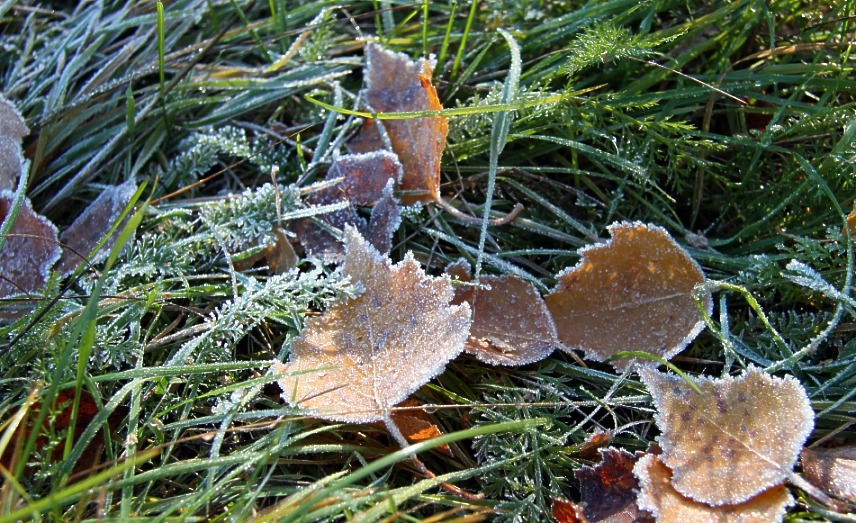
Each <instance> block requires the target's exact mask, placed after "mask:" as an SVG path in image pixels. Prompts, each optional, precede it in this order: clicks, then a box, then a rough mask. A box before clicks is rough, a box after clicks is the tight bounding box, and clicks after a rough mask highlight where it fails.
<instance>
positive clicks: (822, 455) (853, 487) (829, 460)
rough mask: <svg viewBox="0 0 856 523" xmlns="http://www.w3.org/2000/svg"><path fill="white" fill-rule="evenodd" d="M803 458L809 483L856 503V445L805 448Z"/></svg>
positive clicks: (803, 466)
mask: <svg viewBox="0 0 856 523" xmlns="http://www.w3.org/2000/svg"><path fill="white" fill-rule="evenodd" d="M801 460H802V468H803V473H804V474H805V479H806V480H808V481H809V483H811V484H812V485H814V486H816V487H818V488H820V489H821V490H823V491H825V492H827V493H829V494H832V495H833V496H837V497H839V498H841V499H846V500H848V501H851V502H854V503H856V446H854V445H848V446H845V447H834V448H814V449H809V448H807V449H803V451H802V458H801Z"/></svg>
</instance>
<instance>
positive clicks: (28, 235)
mask: <svg viewBox="0 0 856 523" xmlns="http://www.w3.org/2000/svg"><path fill="white" fill-rule="evenodd" d="M14 199H15V195H14V194H13V193H12V192H10V191H0V222H2V221H3V220H5V219H6V216H8V214H9V211H10V210H11V208H12V204H13V201H14ZM59 257H60V248H59V245H57V229H56V226H54V224H53V223H51V222H50V221H49V220H48V219H47V218H45V217H44V216H42V215H40V214H36V213H35V212H34V211H33V209H32V207H31V206H30V200H29V199H27V198H24V200H23V203H22V204H21V208H20V210H19V211H18V216H17V218H16V220H15V225H13V226H12V230H11V232H10V235H9V236H8V237H7V238H6V245H5V246H4V247H3V250H2V251H0V267H2V268H3V277H2V278H0V297H7V296H14V295H16V294H29V293H31V292H35V291H38V290H39V289H41V288H42V287H44V285H45V282H46V281H47V279H48V277H49V276H50V270H51V267H52V266H53V264H54V263H56V261H57V259H59ZM17 316H18V314H17V312H12V311H8V313H7V312H4V313H3V314H2V315H0V318H3V319H9V318H11V317H17Z"/></svg>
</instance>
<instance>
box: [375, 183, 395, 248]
mask: <svg viewBox="0 0 856 523" xmlns="http://www.w3.org/2000/svg"><path fill="white" fill-rule="evenodd" d="M394 185H395V184H394V183H393V181H392V180H389V181H388V182H387V184H386V186H385V187H384V188H383V195H382V196H381V198H380V200H378V202H377V203H376V204H375V206H374V207H373V208H372V215H371V218H370V219H369V231H368V240H369V243H371V244H372V245H373V246H374V247H375V248H376V249H377V250H378V252H380V253H383V254H388V253H389V251H390V250H392V235H393V234H394V233H395V231H397V230H398V228H399V227H400V226H401V207H400V206H399V205H398V200H397V199H396V198H395V196H393V194H392V191H393V187H394Z"/></svg>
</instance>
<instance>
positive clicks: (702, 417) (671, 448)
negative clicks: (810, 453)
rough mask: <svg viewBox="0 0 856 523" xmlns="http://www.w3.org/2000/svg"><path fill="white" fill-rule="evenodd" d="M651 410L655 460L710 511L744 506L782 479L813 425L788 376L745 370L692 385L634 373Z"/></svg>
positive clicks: (798, 390) (804, 400)
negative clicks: (653, 409) (658, 432)
mask: <svg viewBox="0 0 856 523" xmlns="http://www.w3.org/2000/svg"><path fill="white" fill-rule="evenodd" d="M639 374H640V376H641V378H642V381H643V382H644V383H645V385H646V386H647V387H648V391H649V392H650V393H651V396H652V397H653V399H654V404H655V406H656V407H657V411H658V413H657V416H656V418H655V420H656V422H657V426H658V427H659V428H660V430H661V431H662V435H661V436H660V440H659V444H660V446H661V447H662V448H663V455H662V456H661V459H662V460H663V462H664V463H665V464H666V465H667V466H668V467H669V468H670V469H672V470H673V471H674V478H673V479H672V484H673V485H674V487H675V489H676V490H677V491H678V492H680V493H681V494H683V495H684V496H688V497H691V498H692V499H694V500H697V501H700V502H703V503H708V504H710V505H726V504H735V503H741V502H743V501H746V500H747V499H749V498H751V497H752V496H754V495H756V494H757V493H759V492H761V491H762V490H765V489H768V488H770V487H773V486H775V485H778V484H780V483H782V482H784V481H785V479H786V478H787V477H788V476H789V475H790V474H791V470H792V468H793V466H794V463H795V462H796V459H797V456H798V455H799V452H800V449H801V448H802V446H803V443H805V440H806V438H808V435H809V434H810V433H811V431H812V427H813V425H814V412H813V411H812V409H811V404H810V403H809V400H808V397H807V396H806V393H805V390H803V388H802V385H800V383H799V381H797V380H796V379H794V378H792V377H786V378H784V379H781V378H774V377H770V376H768V375H767V374H766V373H764V372H763V371H761V370H758V369H757V368H754V367H750V368H749V370H747V371H746V372H745V373H744V374H743V375H742V376H740V377H738V378H733V377H730V376H729V377H726V378H723V379H712V378H705V377H700V378H698V379H697V380H694V381H696V384H697V385H698V387H699V388H700V389H701V390H702V394H699V393H697V392H696V391H694V390H693V389H692V387H690V386H689V385H688V384H687V383H686V382H685V381H684V380H683V379H681V378H680V377H678V376H674V375H669V374H661V373H659V372H657V371H656V370H652V369H642V370H640V371H639Z"/></svg>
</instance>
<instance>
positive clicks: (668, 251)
mask: <svg viewBox="0 0 856 523" xmlns="http://www.w3.org/2000/svg"><path fill="white" fill-rule="evenodd" d="M608 229H609V233H610V234H611V235H612V239H611V240H610V241H608V242H606V243H604V244H601V245H593V246H590V247H586V248H583V249H581V250H580V251H579V252H580V255H581V256H582V258H581V259H580V261H579V263H578V264H577V265H576V266H574V267H572V268H570V269H567V270H565V271H563V272H561V273H559V275H558V276H557V278H558V280H559V284H558V286H557V287H556V289H555V290H554V291H553V292H552V293H550V294H549V295H547V296H546V297H545V298H544V299H545V301H546V303H547V308H548V309H549V310H550V312H551V313H552V315H553V320H554V321H555V322H556V328H557V329H558V332H559V339H560V340H561V341H563V342H564V343H565V344H566V345H567V346H568V347H570V348H572V349H580V350H582V351H584V352H585V354H586V356H587V357H589V358H591V359H594V360H597V361H604V360H606V359H607V358H609V357H610V356H612V355H613V354H615V353H616V352H619V351H645V352H649V353H654V354H656V355H659V356H661V357H663V358H666V359H668V358H671V357H672V356H674V355H675V354H677V353H679V352H680V351H682V350H683V349H684V347H686V346H687V344H688V343H689V342H690V341H692V340H693V339H694V338H695V337H696V336H697V335H698V333H699V332H701V330H702V329H703V328H704V322H703V321H702V318H701V316H700V315H699V313H698V309H697V308H696V304H695V301H694V300H693V297H692V291H693V287H694V286H695V285H696V284H698V283H701V282H703V281H704V274H702V272H701V268H700V267H699V266H698V264H697V263H696V262H695V261H694V260H693V259H692V258H690V256H689V255H688V254H687V253H686V252H685V251H684V250H683V249H682V248H681V247H680V246H678V245H677V244H676V243H675V242H674V240H672V238H671V236H669V233H668V232H666V230H665V229H663V228H661V227H657V226H655V225H645V224H643V223H639V222H634V223H628V222H621V223H614V224H612V225H610V226H609V227H608ZM711 304H712V302H711V299H710V296H709V295H708V296H707V297H705V306H706V308H707V310H708V311H710V309H711V306H712V305H711ZM632 361H638V360H617V361H614V362H612V365H613V366H614V367H616V368H618V369H623V368H625V367H626V366H627V365H629V364H630V363H631V362H632Z"/></svg>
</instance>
